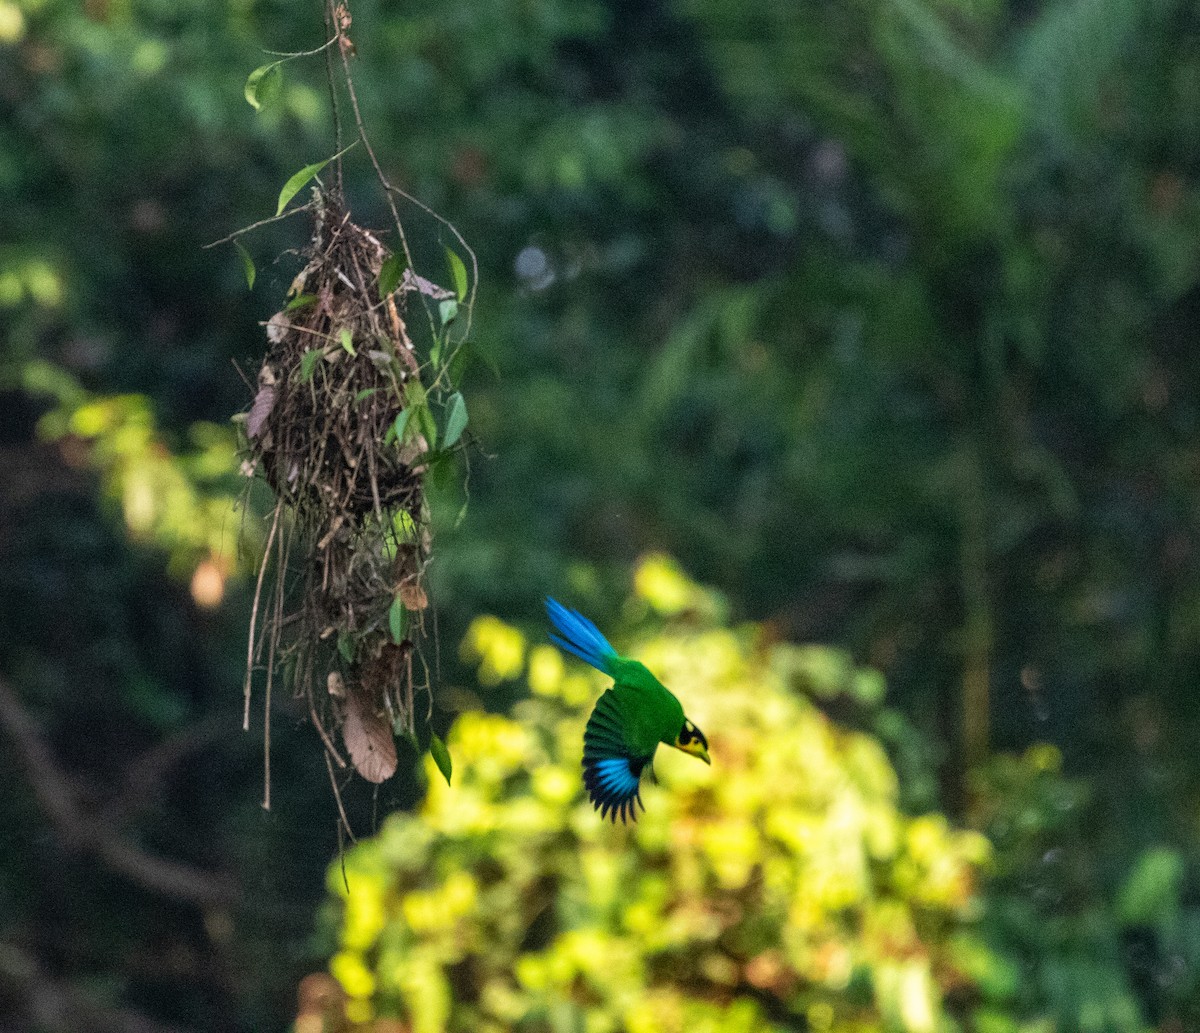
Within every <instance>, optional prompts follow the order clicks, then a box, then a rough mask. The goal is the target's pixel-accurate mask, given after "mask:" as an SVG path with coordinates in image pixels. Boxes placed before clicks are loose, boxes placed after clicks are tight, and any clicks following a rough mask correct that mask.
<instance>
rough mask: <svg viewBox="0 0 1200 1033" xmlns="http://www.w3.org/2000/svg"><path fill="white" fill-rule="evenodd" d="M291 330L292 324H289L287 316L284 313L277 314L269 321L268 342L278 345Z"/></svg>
mask: <svg viewBox="0 0 1200 1033" xmlns="http://www.w3.org/2000/svg"><path fill="white" fill-rule="evenodd" d="M291 328H292V324H291V323H289V322H288V318H287V316H285V315H284V314H283V313H282V312H276V313H275V315H273V316H272V317H271V318H270V319H268V320H267V340H268V341H270V342H271V343H272V344H278V343H279V342H280V341H282V340H283V339H284V337H286V336H287V332H288V331H289V330H290V329H291Z"/></svg>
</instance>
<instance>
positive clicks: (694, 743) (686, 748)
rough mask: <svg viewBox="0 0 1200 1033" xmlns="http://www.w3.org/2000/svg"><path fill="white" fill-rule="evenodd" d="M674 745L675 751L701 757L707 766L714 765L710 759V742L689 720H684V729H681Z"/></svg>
mask: <svg viewBox="0 0 1200 1033" xmlns="http://www.w3.org/2000/svg"><path fill="white" fill-rule="evenodd" d="M674 745H675V749H677V750H683V752H684V753H690V754H691V755H692V756H693V757H699V758H700V759H701V760H702V761H704V763H705V764H711V763H712V761H711V760H709V757H708V740H707V739H706V738H705V737H704V733H703V732H702V731H700V729H699V728H697V727H696V726H695V725H694V724H692V722H691V721H689V720H687V718H684V721H683V727H682V728H681V729H679V735H677V736H676V737H675V744H674Z"/></svg>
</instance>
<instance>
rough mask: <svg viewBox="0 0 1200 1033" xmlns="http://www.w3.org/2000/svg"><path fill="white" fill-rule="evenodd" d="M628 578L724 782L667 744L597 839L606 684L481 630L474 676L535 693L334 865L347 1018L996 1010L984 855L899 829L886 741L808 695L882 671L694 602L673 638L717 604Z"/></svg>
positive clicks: (789, 1016)
mask: <svg viewBox="0 0 1200 1033" xmlns="http://www.w3.org/2000/svg"><path fill="white" fill-rule="evenodd" d="M636 583H637V584H638V585H639V586H640V587H641V588H642V591H641V592H639V594H638V595H637V596H636V597H635V598H634V599H633V600H631V603H630V611H631V612H640V613H642V614H644V615H645V616H646V617H647V618H648V619H647V620H644V621H643V622H642V623H641V626H640V628H639V635H638V636H637V637H636V638H635V639H634V641H633V650H632V651H633V654H634V655H636V656H637V657H638V658H640V659H642V660H643V661H644V662H645V663H647V664H648V665H649V666H650V667H651V668H652V669H653V670H655V671H656V672H658V673H659V674H661V675H662V677H663V678H664V680H665V681H666V683H667V684H668V685H671V686H673V687H674V688H675V689H676V690H677V691H678V692H679V693H680V695H681V696H682V697H683V698H684V699H685V700H686V703H687V707H688V712H689V714H691V715H692V716H694V718H695V719H696V721H697V723H699V724H700V725H701V726H702V727H703V728H705V729H706V731H707V733H708V736H709V739H710V742H711V745H712V754H713V758H714V765H713V767H712V768H711V769H710V768H707V767H704V766H701V765H698V764H696V763H695V762H694V761H692V760H691V759H689V758H687V757H684V756H683V755H682V754H677V753H674V752H672V751H670V750H663V751H660V753H659V756H658V758H657V760H656V763H655V768H656V774H657V780H658V781H657V784H654V783H653V782H652V783H650V784H647V785H646V786H645V788H644V789H643V797H644V799H645V803H646V813H645V814H644V815H642V816H641V818H640V820H639V821H638V823H637V824H636V825H633V826H630V827H624V826H621V825H614V824H612V823H609V822H605V821H603V820H601V818H600V817H599V816H598V815H597V814H596V813H595V812H594V811H593V809H592V808H591V806H590V805H589V804H588V802H587V800H586V799H585V797H584V795H583V793H582V789H581V784H580V776H579V756H580V749H581V746H580V744H581V737H582V733H583V725H584V721H585V719H586V715H587V712H588V709H589V708H590V705H591V703H592V702H593V701H594V699H595V698H596V696H597V695H598V693H599V692H600V691H601V688H602V681H603V679H601V678H600V676H598V675H593V673H592V672H590V671H583V670H580V669H579V666H578V665H577V664H575V663H574V662H573V661H571V662H567V661H564V659H563V657H562V656H561V655H560V654H559V653H558V652H557V650H555V649H554V648H553V647H552V646H549V645H546V644H542V643H540V642H536V641H530V640H528V639H527V638H526V637H525V635H524V634H523V633H522V632H521V631H520V630H518V629H516V628H514V627H511V626H509V625H507V624H504V623H503V622H500V621H498V620H496V619H494V618H489V617H484V618H481V619H480V620H479V621H478V622H477V624H476V625H475V627H474V628H473V629H472V631H471V634H470V636H469V637H468V642H467V644H466V647H465V648H466V650H467V651H468V654H469V655H471V656H474V657H475V658H476V659H477V660H478V661H479V663H480V665H481V672H482V678H481V680H482V681H483V683H484V684H489V683H494V682H495V681H496V680H497V679H498V678H501V677H512V676H515V675H520V674H523V675H524V677H525V678H526V679H527V681H528V685H529V689H530V693H531V696H530V698H529V699H528V700H526V701H525V702H524V703H522V704H520V705H519V706H518V707H517V708H516V710H515V712H514V715H513V717H511V718H509V717H503V716H500V715H489V714H481V713H466V714H463V715H462V716H460V717H459V719H458V721H457V722H456V723H455V725H454V726H453V728H452V729H451V732H450V735H449V739H448V744H447V745H448V748H449V752H450V754H451V755H452V756H453V759H454V783H453V785H452V786H447V785H446V783H445V781H444V780H443V779H442V778H440V777H437V775H436V772H435V771H434V768H433V765H432V763H431V762H430V763H428V774H429V775H430V778H429V792H428V796H427V798H426V800H425V803H424V806H423V808H422V809H421V811H420V813H417V814H395V815H393V816H391V817H390V818H388V819H387V820H386V821H385V822H384V823H383V825H382V827H381V829H380V831H379V833H378V835H377V836H375V837H374V838H373V839H371V840H369V841H366V842H364V843H361V844H360V845H358V846H357V847H355V848H354V849H352V850H351V851H350V852H349V853H348V854H347V856H346V859H345V868H344V873H343V870H342V868H341V867H340V866H335V867H334V868H333V869H332V870H331V872H330V876H329V884H330V888H331V890H332V892H333V893H335V894H336V895H337V897H338V898H339V900H340V916H341V919H340V921H341V926H340V934H339V948H338V951H337V953H336V955H335V956H334V958H333V960H332V971H333V973H334V975H335V976H336V977H337V978H338V979H339V980H340V981H341V983H342V985H343V987H344V988H345V990H346V991H347V994H348V995H349V998H350V1002H351V1003H350V1005H349V1008H350V1014H351V1017H352V1018H354V1019H356V1020H358V1021H364V1022H365V1021H367V1020H370V1019H372V1018H373V1017H376V1016H398V1017H401V1018H402V1019H404V1020H405V1021H408V1022H410V1023H411V1024H412V1027H413V1029H414V1030H415V1031H416V1033H435V1031H439V1030H443V1029H448V1030H463V1031H466V1030H473V1031H474V1030H479V1031H491V1033H500V1031H503V1030H542V1029H545V1030H558V1029H580V1030H588V1031H595V1033H603V1031H609V1030H612V1031H616V1030H622V1029H624V1030H630V1031H632V1033H672V1031H680V1033H682V1031H685V1030H686V1031H693V1030H700V1031H718V1030H721V1031H726V1030H727V1031H740V1030H745V1031H751V1030H768V1029H784V1028H793V1027H795V1026H796V1025H797V1024H799V1023H802V1022H806V1023H808V1025H809V1026H810V1027H811V1028H813V1029H817V1030H830V1031H833V1030H844V1031H850V1030H860V1031H867V1030H906V1031H911V1033H927V1031H928V1033H932V1031H933V1030H939V1029H947V1028H954V1027H953V1026H952V1025H951V1026H947V1023H948V1022H950V1021H951V1018H952V1016H955V1015H957V1016H958V1017H959V1018H962V1017H964V1006H963V1002H964V1001H971V1002H973V1005H974V1004H975V1003H978V1002H979V1001H980V1000H983V1001H984V1003H985V1004H986V998H981V996H980V992H979V990H978V987H977V986H976V983H977V979H976V975H975V974H973V973H974V972H976V971H977V970H979V969H980V968H981V967H982V968H983V969H987V968H988V967H989V966H992V967H995V966H999V965H1000V962H999V960H998V959H995V958H994V957H993V956H992V955H991V954H990V953H989V952H988V951H987V949H986V948H985V947H984V946H983V945H982V944H981V943H980V942H979V941H978V939H977V938H976V937H975V935H974V934H973V932H972V927H973V923H974V921H975V920H976V919H977V918H978V917H979V913H980V904H979V897H978V886H979V881H980V876H981V873H982V872H983V871H984V869H985V868H986V867H987V865H988V863H989V857H990V845H989V843H988V841H987V840H986V839H984V838H983V837H982V836H980V835H978V834H976V833H973V832H968V831H962V830H958V829H955V828H953V827H951V826H950V825H949V824H948V823H947V821H946V820H945V819H944V818H943V817H942V816H940V815H937V814H927V815H920V816H916V817H912V816H909V815H906V814H904V813H903V812H902V811H901V810H900V808H899V807H898V805H897V797H898V784H897V776H896V772H895V770H894V768H893V766H892V764H891V763H890V762H889V760H888V757H887V755H886V753H885V751H884V748H883V747H882V745H881V743H880V742H879V741H878V740H876V739H875V738H873V737H872V736H870V735H868V734H866V733H863V732H860V731H855V730H851V729H849V728H845V727H842V726H839V725H838V724H837V723H835V722H834V721H832V720H830V719H829V718H828V717H827V716H826V715H825V714H824V713H823V712H822V711H821V710H820V709H819V708H818V707H817V706H816V704H815V703H814V702H813V701H812V699H811V698H810V695H809V692H810V691H811V689H812V688H814V687H818V688H823V689H835V688H836V686H831V685H827V684H825V682H827V681H828V680H830V679H835V680H836V679H842V678H847V677H848V678H851V679H861V678H864V677H866V678H871V677H872V674H871V672H865V671H861V670H856V669H855V668H854V667H853V665H852V664H850V663H849V662H848V661H847V660H846V658H844V657H843V656H841V655H840V654H838V653H836V652H834V651H831V650H823V649H803V650H802V649H797V648H795V647H792V646H787V645H779V644H771V643H769V642H768V641H767V640H766V639H765V637H764V634H763V631H762V629H760V628H757V627H755V626H744V627H739V628H730V627H727V626H724V625H723V624H721V623H720V622H719V621H717V620H715V619H711V618H707V617H703V616H701V615H700V614H701V612H702V611H701V610H700V609H692V610H689V611H688V612H689V614H690V616H691V618H692V619H691V620H690V621H689V622H688V623H668V624H667V625H665V626H662V625H660V624H659V623H658V622H657V621H658V615H659V614H661V612H662V610H663V609H674V608H675V607H674V605H673V604H674V603H675V602H677V601H678V600H680V599H682V598H686V597H691V598H694V599H696V600H697V601H702V600H703V599H704V598H705V597H706V596H707V593H703V592H702V591H701V590H699V589H696V588H695V586H692V585H690V584H688V583H687V582H686V581H684V580H683V579H682V578H681V577H680V575H678V573H677V572H676V571H675V570H674V568H673V567H672V565H670V564H669V563H666V562H664V561H662V560H659V559H655V560H651V561H648V563H647V564H646V565H645V566H643V567H642V569H641V572H640V573H639V575H638V578H637V579H636ZM707 597H708V598H712V597H711V596H707ZM968 988H970V989H969V990H968ZM1002 990H1003V987H1002ZM1001 996H1003V994H1002V995H1001Z"/></svg>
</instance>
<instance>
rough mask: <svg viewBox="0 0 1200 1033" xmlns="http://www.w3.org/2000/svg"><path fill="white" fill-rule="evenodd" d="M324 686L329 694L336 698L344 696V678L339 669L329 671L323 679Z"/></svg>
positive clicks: (343, 697)
mask: <svg viewBox="0 0 1200 1033" xmlns="http://www.w3.org/2000/svg"><path fill="white" fill-rule="evenodd" d="M325 688H326V689H327V690H328V691H329V695H331V696H334V697H335V698H337V699H345V698H346V680H345V679H344V678H343V677H342V674H341V672H340V671H330V672H329V675H328V677H327V678H326V679H325Z"/></svg>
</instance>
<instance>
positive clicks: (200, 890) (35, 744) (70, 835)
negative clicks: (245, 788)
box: [0, 679, 238, 907]
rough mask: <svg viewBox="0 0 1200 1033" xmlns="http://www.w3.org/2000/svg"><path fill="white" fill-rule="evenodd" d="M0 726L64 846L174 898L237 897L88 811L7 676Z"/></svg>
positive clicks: (1, 689)
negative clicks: (126, 836) (125, 836)
mask: <svg viewBox="0 0 1200 1033" xmlns="http://www.w3.org/2000/svg"><path fill="white" fill-rule="evenodd" d="M0 727H3V728H4V730H5V731H6V732H7V733H8V735H9V737H10V738H11V739H12V741H13V745H14V746H15V747H16V752H17V756H18V757H20V759H21V762H22V763H23V764H24V766H25V769H26V772H27V774H28V777H29V784H30V787H31V788H32V789H33V794H34V796H35V798H36V799H37V802H38V805H39V806H40V807H41V809H42V811H43V812H44V813H45V815H46V817H47V818H48V819H49V821H50V824H51V825H53V826H54V827H55V829H56V831H57V832H58V836H59V840H60V842H61V844H62V846H63V847H64V849H67V850H73V851H80V852H84V853H90V854H94V855H95V856H96V857H99V858H100V859H101V860H103V861H104V862H105V863H107V865H108V866H109V867H110V868H111V869H113V870H114V871H117V872H120V873H121V874H122V875H124V876H126V877H127V878H128V879H129V880H130V881H131V882H134V883H136V884H138V885H140V886H142V887H143V888H144V889H147V890H150V891H151V892H153V893H157V894H158V895H160V896H163V897H167V898H169V899H171V900H178V901H182V902H184V903H188V904H195V905H197V906H202V907H207V906H212V905H217V904H230V903H233V902H234V901H235V900H236V899H237V896H238V891H237V888H236V887H235V886H234V885H233V883H232V882H231V881H229V880H227V879H224V878H221V877H219V876H215V875H211V874H209V873H208V872H205V871H202V870H201V869H198V868H194V867H192V866H191V865H188V864H182V863H180V862H178V861H172V860H170V859H168V858H163V857H156V856H154V855H153V854H149V853H146V851H144V850H142V849H141V848H140V847H138V846H135V845H133V844H132V843H130V842H128V841H127V840H125V839H123V838H122V837H121V836H120V835H118V834H117V832H116V830H115V828H114V826H113V825H112V824H111V823H110V822H106V821H98V820H96V819H95V818H94V817H93V816H92V815H89V814H87V813H86V812H85V811H84V809H83V807H82V806H81V804H80V802H79V798H78V795H77V794H76V792H75V789H74V787H73V786H72V785H71V782H70V780H69V779H68V777H67V775H66V773H65V772H64V771H63V770H62V768H60V767H59V765H58V763H57V761H56V760H55V758H54V755H53V753H52V752H51V751H50V748H49V746H48V745H47V744H46V742H45V740H44V739H43V738H42V735H41V732H40V731H39V730H38V727H37V725H36V723H35V722H34V720H33V718H31V717H30V716H29V714H28V712H27V711H26V710H25V708H24V707H23V706H22V705H21V702H20V700H19V699H18V698H17V695H16V693H15V692H14V691H13V690H12V688H11V687H10V686H9V684H8V683H7V682H6V681H4V680H3V679H0Z"/></svg>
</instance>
